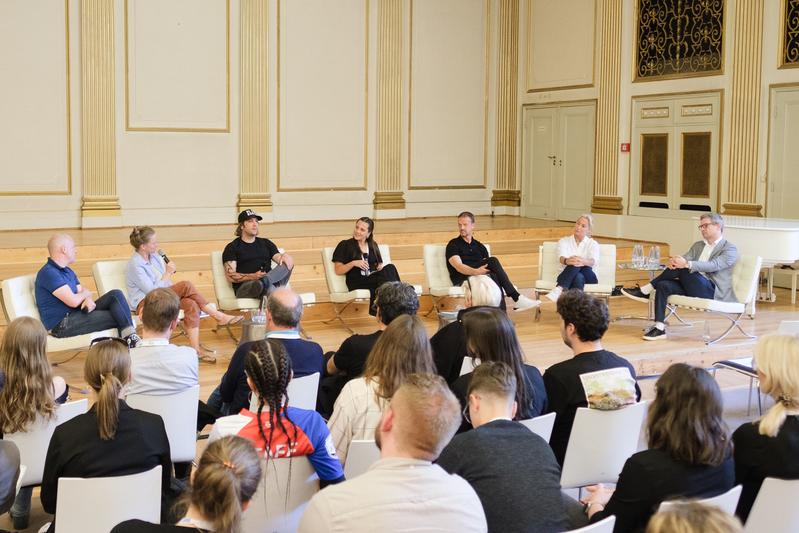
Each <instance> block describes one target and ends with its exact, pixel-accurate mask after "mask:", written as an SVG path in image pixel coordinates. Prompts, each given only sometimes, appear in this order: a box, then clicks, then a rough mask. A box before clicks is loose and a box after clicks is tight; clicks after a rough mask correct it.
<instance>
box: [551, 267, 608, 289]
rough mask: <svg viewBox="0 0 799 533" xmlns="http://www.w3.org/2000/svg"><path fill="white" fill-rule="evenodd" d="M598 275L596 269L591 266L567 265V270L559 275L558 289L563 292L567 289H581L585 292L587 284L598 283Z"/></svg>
mask: <svg viewBox="0 0 799 533" xmlns="http://www.w3.org/2000/svg"><path fill="white" fill-rule="evenodd" d="M597 282H598V280H597V279H596V274H595V273H594V269H593V268H591V267H589V266H582V267H578V266H574V265H566V268H564V269H563V271H562V272H561V273H560V274H558V279H557V281H556V283H557V285H558V287H562V288H563V290H567V289H580V290H583V287H585V284H586V283H597Z"/></svg>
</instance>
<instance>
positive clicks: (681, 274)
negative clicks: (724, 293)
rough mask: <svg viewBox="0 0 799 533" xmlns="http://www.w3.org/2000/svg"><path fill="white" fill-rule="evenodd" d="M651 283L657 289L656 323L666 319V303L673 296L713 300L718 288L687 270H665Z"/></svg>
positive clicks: (700, 275) (697, 273)
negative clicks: (679, 295)
mask: <svg viewBox="0 0 799 533" xmlns="http://www.w3.org/2000/svg"><path fill="white" fill-rule="evenodd" d="M649 283H651V284H652V286H653V287H654V288H655V291H656V292H655V321H657V322H663V321H664V320H665V319H666V303H667V302H668V299H669V296H671V295H672V294H681V295H685V296H693V297H695V298H711V299H712V298H713V296H714V294H715V293H716V286H715V285H713V282H712V281H710V280H709V279H707V278H706V277H705V276H703V275H702V274H700V273H699V272H691V271H690V270H688V269H687V268H675V269H669V268H667V269H666V270H664V271H663V272H662V273H661V274H660V275H659V276H658V277H656V278H655V279H653V280H652V281H650V282H649Z"/></svg>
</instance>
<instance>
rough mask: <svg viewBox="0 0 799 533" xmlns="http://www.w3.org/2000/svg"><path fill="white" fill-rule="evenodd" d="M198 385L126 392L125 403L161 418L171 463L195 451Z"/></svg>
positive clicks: (188, 458) (186, 459)
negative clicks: (171, 391)
mask: <svg viewBox="0 0 799 533" xmlns="http://www.w3.org/2000/svg"><path fill="white" fill-rule="evenodd" d="M199 399H200V386H199V385H195V386H193V387H189V388H188V389H186V390H184V391H182V392H178V393H177V394H162V395H159V396H156V395H150V394H129V395H128V397H127V403H128V405H129V406H131V407H133V408H134V409H140V410H142V411H147V412H148V413H153V414H156V415H159V416H160V417H161V418H162V419H163V421H164V427H165V428H166V435H167V437H168V438H169V451H170V453H171V456H172V462H173V463H187V462H189V461H193V460H194V456H195V455H196V454H197V407H198V400H199Z"/></svg>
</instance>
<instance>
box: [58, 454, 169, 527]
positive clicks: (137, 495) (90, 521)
mask: <svg viewBox="0 0 799 533" xmlns="http://www.w3.org/2000/svg"><path fill="white" fill-rule="evenodd" d="M56 516H57V517H58V531H59V533H108V531H111V529H112V528H113V527H114V526H115V525H117V524H118V523H120V522H123V521H125V520H131V519H134V518H138V519H140V520H146V521H147V522H155V523H158V522H160V520H161V465H158V466H156V467H154V468H153V469H151V470H147V471H146V472H142V473H140V474H131V475H128V476H114V477H95V478H75V477H62V478H59V479H58V502H57V503H56Z"/></svg>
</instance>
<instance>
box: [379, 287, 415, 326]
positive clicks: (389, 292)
mask: <svg viewBox="0 0 799 533" xmlns="http://www.w3.org/2000/svg"><path fill="white" fill-rule="evenodd" d="M375 305H377V309H378V316H379V318H380V321H381V322H382V323H383V324H385V325H389V324H391V322H392V321H393V320H394V319H395V318H397V317H398V316H402V315H415V314H416V312H417V311H418V310H419V297H418V296H416V290H415V289H414V288H413V285H410V284H409V283H405V282H404V281H389V282H388V283H384V284H382V285H381V286H380V288H378V289H377V296H376V297H375Z"/></svg>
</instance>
